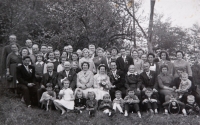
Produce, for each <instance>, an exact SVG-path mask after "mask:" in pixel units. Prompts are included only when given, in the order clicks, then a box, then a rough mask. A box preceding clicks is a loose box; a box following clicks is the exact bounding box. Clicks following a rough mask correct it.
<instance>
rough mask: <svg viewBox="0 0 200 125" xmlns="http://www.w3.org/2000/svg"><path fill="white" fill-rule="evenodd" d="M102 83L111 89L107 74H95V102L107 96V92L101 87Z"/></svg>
mask: <svg viewBox="0 0 200 125" xmlns="http://www.w3.org/2000/svg"><path fill="white" fill-rule="evenodd" d="M102 82H104V83H106V85H108V88H111V86H112V85H111V83H110V78H109V76H108V75H107V74H96V75H95V76H94V84H93V87H94V93H95V94H96V100H102V99H103V96H104V95H105V94H109V91H107V90H104V88H103V87H102V86H101V83H102Z"/></svg>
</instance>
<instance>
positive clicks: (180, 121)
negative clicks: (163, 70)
mask: <svg viewBox="0 0 200 125" xmlns="http://www.w3.org/2000/svg"><path fill="white" fill-rule="evenodd" d="M0 125H200V117H199V118H198V117H196V116H187V117H184V116H182V115H169V116H166V115H163V114H162V113H160V114H158V115H153V116H150V115H147V113H142V119H139V118H138V116H137V115H136V114H130V115H129V116H128V117H124V116H123V115H122V114H115V115H114V116H113V117H107V116H106V115H105V114H103V113H102V112H99V111H98V112H97V113H96V116H95V117H94V118H89V117H88V113H87V112H86V111H84V112H83V113H82V114H78V115H77V114H75V113H66V114H65V115H63V116H61V115H60V112H59V111H54V110H53V111H50V112H46V111H44V110H41V109H38V108H37V107H33V108H27V107H26V106H25V104H23V103H22V102H21V101H20V99H19V98H16V97H14V96H13V95H12V94H11V93H9V92H7V90H6V89H5V88H4V85H3V84H2V83H0Z"/></svg>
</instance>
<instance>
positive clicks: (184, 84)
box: [175, 72, 192, 99]
mask: <svg viewBox="0 0 200 125" xmlns="http://www.w3.org/2000/svg"><path fill="white" fill-rule="evenodd" d="M191 86H192V83H191V81H190V80H189V79H188V74H187V73H185V72H184V73H182V74H181V83H180V85H179V88H178V89H176V90H175V92H177V93H178V94H179V99H181V98H182V97H183V95H184V93H186V92H188V90H189V89H190V87H191Z"/></svg>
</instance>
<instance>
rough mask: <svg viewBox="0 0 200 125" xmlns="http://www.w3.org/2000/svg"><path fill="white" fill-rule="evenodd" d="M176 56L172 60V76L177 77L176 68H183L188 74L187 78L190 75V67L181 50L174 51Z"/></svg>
mask: <svg viewBox="0 0 200 125" xmlns="http://www.w3.org/2000/svg"><path fill="white" fill-rule="evenodd" d="M176 57H177V60H175V61H174V63H173V64H174V65H173V66H174V70H173V75H174V78H176V77H178V72H177V70H178V69H184V71H185V72H186V73H187V74H188V76H189V78H191V77H192V69H191V67H190V64H189V63H188V62H187V61H185V60H184V59H183V57H184V54H183V52H182V51H176Z"/></svg>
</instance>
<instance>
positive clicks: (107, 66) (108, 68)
mask: <svg viewBox="0 0 200 125" xmlns="http://www.w3.org/2000/svg"><path fill="white" fill-rule="evenodd" d="M101 64H105V65H106V68H107V72H110V62H108V60H107V58H103V59H102V60H101Z"/></svg>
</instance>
